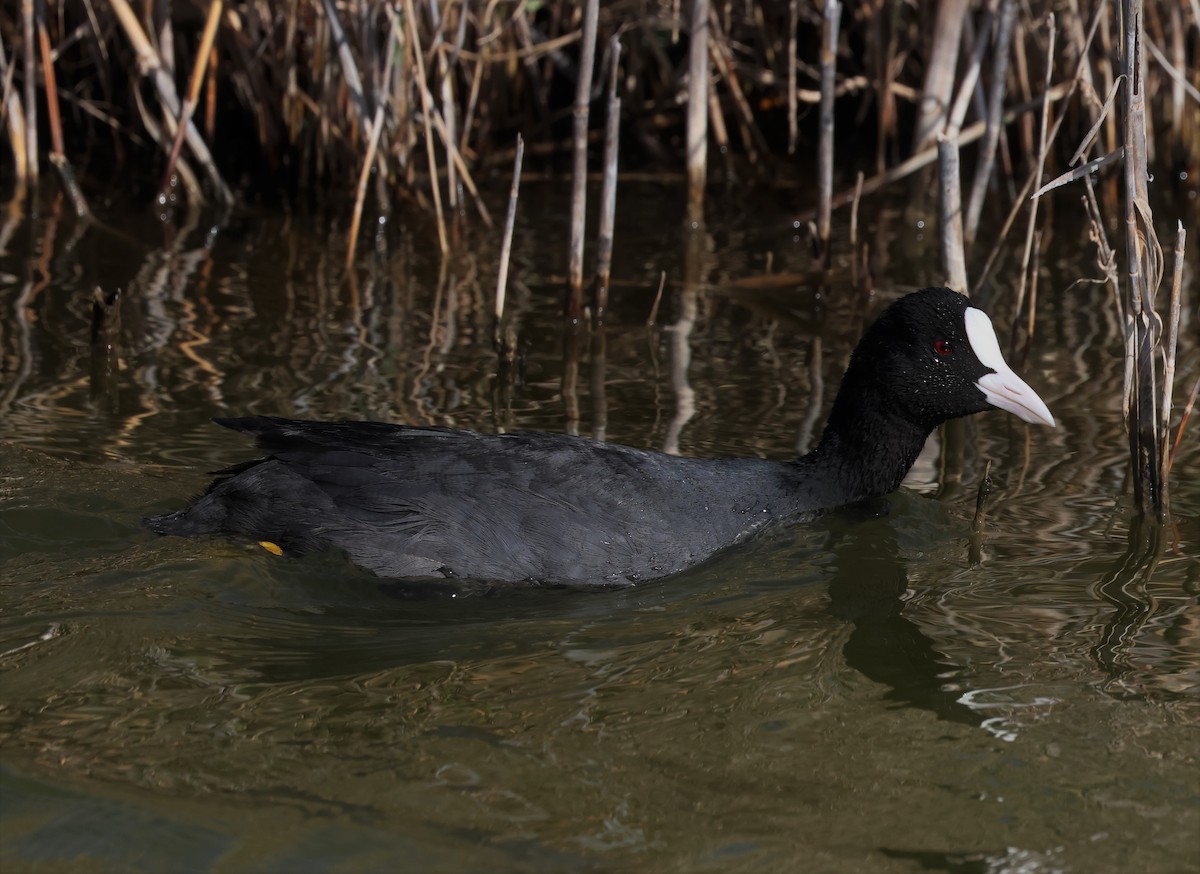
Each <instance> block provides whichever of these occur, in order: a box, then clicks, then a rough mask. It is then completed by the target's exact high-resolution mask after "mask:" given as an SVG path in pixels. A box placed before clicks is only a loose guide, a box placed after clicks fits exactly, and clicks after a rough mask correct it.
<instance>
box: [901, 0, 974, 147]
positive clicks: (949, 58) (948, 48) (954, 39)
mask: <svg viewBox="0 0 1200 874" xmlns="http://www.w3.org/2000/svg"><path fill="white" fill-rule="evenodd" d="M969 6H970V4H969V3H968V0H942V2H940V3H939V4H938V9H937V19H936V21H935V23H934V33H933V41H932V44H931V48H930V52H929V60H928V62H927V65H926V68H925V84H924V87H923V88H922V89H921V104H920V107H919V108H918V117H917V126H916V131H915V135H914V137H913V151H914V152H919V151H921V150H922V149H924V148H925V147H926V146H929V145H931V144H932V145H934V147H935V150H936V143H934V142H933V141H934V138H935V137H936V136H937V132H938V131H940V130H942V129H943V128H945V126H946V114H947V112H948V110H949V105H950V97H951V95H952V94H953V92H954V74H955V71H956V70H957V69H958V48H959V45H960V44H961V43H962V29H963V21H964V20H965V19H966V16H967V12H968V10H969Z"/></svg>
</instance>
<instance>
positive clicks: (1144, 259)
mask: <svg viewBox="0 0 1200 874" xmlns="http://www.w3.org/2000/svg"><path fill="white" fill-rule="evenodd" d="M1123 12H1124V18H1123V21H1122V27H1123V31H1124V36H1125V40H1124V42H1123V44H1122V49H1123V54H1122V60H1123V62H1124V74H1125V101H1124V126H1125V247H1126V259H1127V276H1126V279H1127V282H1128V286H1127V288H1128V296H1129V308H1128V310H1127V313H1126V324H1127V336H1128V340H1127V354H1130V355H1131V356H1132V359H1133V384H1132V388H1131V392H1130V394H1131V396H1132V403H1131V405H1130V410H1129V415H1128V420H1127V421H1128V432H1129V449H1130V458H1131V461H1132V464H1133V489H1134V502H1135V504H1136V506H1137V509H1138V511H1139V512H1140V513H1141V514H1143V515H1146V516H1151V515H1153V516H1156V517H1161V515H1162V514H1163V513H1164V512H1165V509H1166V508H1165V504H1164V502H1163V493H1162V482H1161V481H1160V480H1159V478H1158V474H1159V470H1160V467H1159V463H1158V459H1157V455H1158V448H1159V440H1158V439H1157V437H1158V434H1157V430H1158V426H1159V418H1158V415H1157V410H1156V406H1157V401H1158V398H1157V391H1156V390H1155V386H1156V383H1157V379H1156V376H1155V371H1156V367H1155V360H1154V346H1155V344H1156V342H1157V335H1158V333H1159V332H1160V331H1161V320H1160V319H1159V317H1158V314H1157V313H1156V312H1155V309H1154V298H1155V294H1156V293H1157V290H1158V284H1159V281H1160V279H1161V277H1162V262H1163V257H1162V249H1161V247H1160V246H1159V245H1158V240H1157V238H1156V236H1155V232H1154V222H1153V214H1152V212H1151V210H1150V203H1149V196H1148V191H1147V179H1148V170H1147V158H1148V155H1147V138H1146V92H1145V89H1146V80H1145V73H1146V59H1145V55H1144V53H1143V50H1142V49H1143V39H1144V34H1143V27H1144V7H1143V3H1142V0H1131V2H1130V3H1128V4H1127V5H1126V6H1125V7H1124V9H1123Z"/></svg>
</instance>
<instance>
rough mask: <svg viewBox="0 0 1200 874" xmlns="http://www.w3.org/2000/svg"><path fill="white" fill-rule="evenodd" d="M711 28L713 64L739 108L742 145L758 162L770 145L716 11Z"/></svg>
mask: <svg viewBox="0 0 1200 874" xmlns="http://www.w3.org/2000/svg"><path fill="white" fill-rule="evenodd" d="M709 18H710V21H709V28H710V29H711V30H712V31H714V32H715V36H712V37H711V38H710V39H709V43H708V45H709V51H710V54H711V56H712V61H713V64H714V65H715V66H716V68H717V72H718V73H719V74H720V77H721V81H722V82H724V83H725V86H726V87H727V88H728V89H729V95H730V96H731V97H732V98H733V104H734V106H736V107H737V109H738V129H739V130H740V131H741V135H742V146H743V148H744V149H745V150H746V158H747V160H749V161H750V163H751V164H755V163H758V160H759V154H758V153H759V152H764V153H766V152H769V151H770V146H768V145H767V141H766V139H765V138H764V137H763V135H762V131H760V130H759V129H758V123H757V122H756V121H755V120H754V110H753V109H751V108H750V101H749V100H747V99H746V94H745V92H744V91H743V90H742V86H741V83H739V82H738V77H737V71H736V70H735V69H734V65H733V58H732V56H731V55H730V52H729V46H727V45H726V43H725V40H724V38H723V34H722V32H721V30H720V29H719V27H718V26H717V16H716V13H712V12H710V13H709ZM713 115H714V116H719V115H720V113H719V112H715V113H713Z"/></svg>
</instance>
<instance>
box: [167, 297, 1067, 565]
mask: <svg viewBox="0 0 1200 874" xmlns="http://www.w3.org/2000/svg"><path fill="white" fill-rule="evenodd" d="M992 407H999V408H1000V409H1003V410H1008V411H1009V412H1011V413H1014V414H1015V415H1017V416H1018V417H1020V418H1021V419H1023V420H1024V421H1026V422H1031V423H1042V424H1046V425H1050V426H1052V427H1053V425H1054V418H1053V417H1052V416H1051V415H1050V411H1049V410H1048V409H1047V408H1046V405H1045V403H1043V401H1042V399H1041V398H1039V397H1038V396H1037V394H1036V393H1035V392H1034V391H1033V390H1032V389H1031V388H1030V387H1029V386H1028V385H1026V384H1025V382H1024V381H1022V380H1021V379H1020V378H1019V377H1018V376H1017V375H1016V374H1015V373H1013V371H1012V370H1011V369H1010V368H1009V367H1008V365H1007V364H1005V362H1004V358H1003V356H1002V355H1001V353H1000V346H999V344H998V342H997V340H996V334H995V331H994V330H993V328H992V324H991V320H990V319H989V318H988V317H987V315H986V314H985V313H984V312H983V311H982V310H980V309H978V308H977V307H975V306H973V305H972V304H971V302H970V301H969V300H968V299H967V298H966V297H963V296H962V295H960V294H957V293H955V292H953V291H951V290H949V289H946V288H926V289H923V290H921V291H918V292H914V293H913V294H909V295H907V296H905V297H903V298H901V299H899V300H897V301H896V302H894V303H893V304H891V305H890V306H889V307H888V308H887V309H886V310H884V312H883V313H882V314H881V315H880V317H879V318H878V319H877V320H876V322H875V323H874V324H873V325H872V326H871V327H870V328H869V329H868V330H867V332H866V333H865V335H864V336H863V338H862V340H861V341H860V342H859V344H858V346H857V348H856V349H855V350H854V354H853V355H852V356H851V359H850V366H849V367H848V368H847V370H846V374H845V376H844V378H843V379H842V386H841V389H840V390H839V391H838V395H837V398H836V400H835V401H834V404H833V409H832V411H831V412H830V414H829V421H828V422H827V423H826V425H825V430H824V432H823V433H822V435H821V441H820V443H819V445H818V446H817V448H816V449H814V450H813V451H812V452H810V453H808V454H807V455H804V456H802V457H801V458H798V459H796V460H794V461H770V460H764V459H757V458H681V457H678V456H673V455H666V454H663V453H660V452H652V451H647V450H644V449H633V448H630V447H627V446H618V445H614V444H609V443H600V442H597V441H594V440H589V439H586V438H582V437H571V436H566V435H563V434H544V433H515V434H494V435H489V434H477V433H474V432H470V431H458V430H452V429H448V428H436V427H415V426H409V425H389V424H382V423H378V422H308V421H300V420H295V419H282V418H276V417H272V416H246V417H243V418H236V419H217V420H216V421H217V423H218V424H221V425H224V426H226V427H228V428H233V429H234V430H236V431H240V432H242V433H244V434H250V435H252V436H253V437H254V438H255V441H256V442H257V444H258V445H259V447H260V448H261V449H263V450H264V451H265V452H266V453H267V455H266V457H264V458H260V459H255V460H253V461H247V462H243V463H241V464H237V465H235V466H233V467H230V468H227V469H225V470H223V471H219V472H218V478H217V479H216V480H215V481H214V482H213V483H212V485H210V486H209V488H208V491H206V492H205V493H204V494H203V495H202V496H200V497H199V498H197V499H196V500H195V501H194V502H192V504H191V505H190V506H188V507H186V508H185V509H183V510H180V511H178V512H175V513H167V514H165V515H162V516H155V517H152V518H149V519H147V520H146V525H147V526H148V527H149V528H150V529H151V530H152V531H155V532H157V533H159V534H180V535H220V536H224V537H230V538H236V539H242V540H249V541H258V542H260V543H262V544H263V545H264V546H265V547H267V548H268V549H272V551H279V550H282V552H283V553H285V554H287V553H304V552H309V551H313V550H319V549H340V550H342V551H344V552H345V553H346V555H347V556H348V557H349V558H350V559H351V561H353V562H354V563H355V564H357V565H359V566H361V567H363V568H366V569H369V570H371V571H374V572H375V573H376V574H378V575H379V576H382V577H392V578H404V579H429V578H446V577H455V578H466V579H472V580H485V581H509V582H553V583H574V584H588V583H597V584H623V583H632V582H637V581H639V580H648V579H653V578H656V577H663V576H667V575H669V574H673V573H677V572H678V571H681V570H683V569H684V568H687V567H690V566H691V565H694V564H696V563H698V562H700V561H703V560H704V559H706V558H708V557H709V556H711V555H713V553H715V552H717V551H718V550H720V549H722V548H724V547H727V546H730V545H732V544H734V543H739V542H741V541H744V540H745V539H746V538H748V537H750V536H751V535H753V534H754V533H755V532H758V531H761V530H762V529H763V528H765V527H767V526H768V525H772V524H777V523H780V522H788V521H803V520H805V519H806V518H811V517H812V516H814V515H815V514H816V513H817V512H819V511H821V510H827V509H830V508H833V507H838V506H843V505H845V504H850V503H854V502H857V501H861V500H865V499H868V498H873V497H878V496H880V495H884V494H887V493H888V492H891V491H894V490H895V489H896V488H898V487H899V485H900V481H901V480H902V479H903V478H904V476H905V474H906V473H907V472H908V470H909V468H910V467H911V466H912V464H913V462H914V461H915V460H916V458H917V454H918V453H919V452H920V451H921V447H922V446H923V445H924V443H925V440H926V438H927V437H928V436H929V434H930V432H932V431H933V429H934V428H936V427H937V426H938V425H940V424H941V423H942V422H944V421H946V420H947V419H953V418H956V417H958V416H966V415H970V414H971V413H978V412H982V411H984V410H987V409H990V408H992Z"/></svg>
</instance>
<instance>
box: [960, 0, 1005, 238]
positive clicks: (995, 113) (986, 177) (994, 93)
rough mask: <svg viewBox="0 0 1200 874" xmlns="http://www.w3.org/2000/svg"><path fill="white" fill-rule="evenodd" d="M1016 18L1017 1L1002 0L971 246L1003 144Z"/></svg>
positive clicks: (969, 220) (970, 216)
mask: <svg viewBox="0 0 1200 874" xmlns="http://www.w3.org/2000/svg"><path fill="white" fill-rule="evenodd" d="M1016 15H1017V4H1016V0H1002V4H1001V7H1000V22H999V25H998V26H997V28H996V43H995V47H994V49H993V54H992V78H991V82H990V83H989V85H988V93H987V125H986V127H985V128H984V132H983V141H982V142H981V143H980V144H979V151H978V153H977V158H976V163H975V178H974V179H973V180H972V182H971V196H970V197H969V198H968V200H967V214H966V221H965V224H964V227H963V233H964V235H965V237H966V241H967V242H968V243H973V242H975V234H976V233H977V232H978V230H979V217H980V215H982V213H983V199H984V197H985V196H986V195H987V191H988V188H989V186H990V185H991V180H992V168H993V167H994V166H995V163H996V145H997V144H998V143H999V141H1000V129H1001V125H1000V119H1001V115H1002V113H1003V111H1004V94H1005V83H1006V82H1007V81H1008V53H1009V46H1010V45H1011V44H1012V32H1013V20H1014V19H1015V18H1016Z"/></svg>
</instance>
